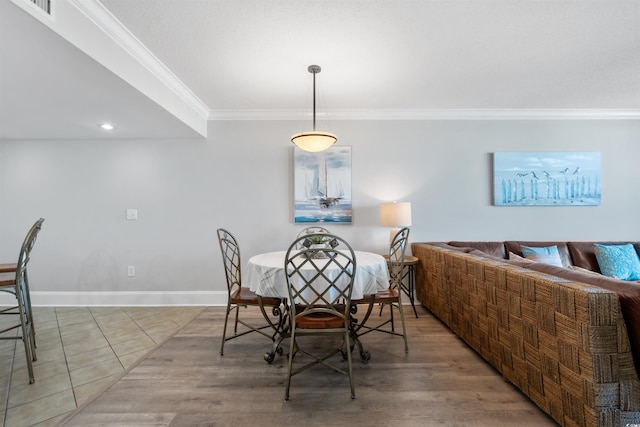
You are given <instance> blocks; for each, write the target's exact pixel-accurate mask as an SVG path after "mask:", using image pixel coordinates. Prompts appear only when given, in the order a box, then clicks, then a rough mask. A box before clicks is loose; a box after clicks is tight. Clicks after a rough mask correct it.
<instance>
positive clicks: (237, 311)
mask: <svg viewBox="0 0 640 427" xmlns="http://www.w3.org/2000/svg"><path fill="white" fill-rule="evenodd" d="M239 316H240V306H239V305H236V322H235V324H234V326H233V334H234V335H236V334H237V333H238V317H239Z"/></svg>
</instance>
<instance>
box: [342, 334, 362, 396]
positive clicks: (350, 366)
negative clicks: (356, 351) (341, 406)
mask: <svg viewBox="0 0 640 427" xmlns="http://www.w3.org/2000/svg"><path fill="white" fill-rule="evenodd" d="M344 339H345V342H346V343H347V347H348V348H350V346H351V342H350V341H349V340H350V335H349V330H346V331H345V333H344ZM361 353H362V352H361ZM347 366H348V368H349V386H350V387H351V398H352V399H355V398H356V392H355V390H354V388H353V362H352V357H351V352H350V351H347Z"/></svg>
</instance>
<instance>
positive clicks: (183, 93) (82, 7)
mask: <svg viewBox="0 0 640 427" xmlns="http://www.w3.org/2000/svg"><path fill="white" fill-rule="evenodd" d="M68 1H69V3H70V4H72V5H73V6H75V7H76V9H78V10H79V11H80V12H82V13H83V14H84V15H85V16H86V17H87V18H88V19H90V20H91V21H92V22H93V23H94V24H95V25H96V26H97V27H98V28H99V29H100V30H102V31H103V32H104V33H105V34H107V35H108V36H109V37H110V38H111V39H113V41H114V42H115V43H117V44H118V46H120V47H121V48H122V49H123V50H124V51H126V52H127V53H128V54H129V55H131V57H133V58H135V59H136V60H137V61H138V62H139V63H140V64H141V65H142V66H143V67H144V68H145V69H147V70H148V71H149V72H150V73H152V74H153V75H154V76H155V77H156V78H157V79H158V80H159V81H160V82H162V83H163V84H164V85H165V86H166V87H167V88H168V89H169V90H170V91H171V92H173V93H174V94H175V95H176V96H177V97H178V98H179V99H180V100H181V101H182V102H184V103H185V104H187V105H188V106H189V107H190V108H192V109H193V110H194V111H195V112H196V113H197V114H198V115H200V117H202V118H203V119H205V120H206V118H207V117H208V116H209V114H210V113H209V108H208V107H207V106H206V105H205V104H204V102H202V101H201V100H200V98H198V97H197V96H196V95H195V94H194V93H193V92H192V91H191V90H190V89H189V88H188V87H187V86H185V85H184V83H182V81H180V79H178V77H176V75H175V74H173V73H172V72H171V70H169V68H167V66H166V65H164V64H163V63H162V61H160V60H159V59H158V58H157V57H156V56H155V55H154V54H153V53H151V51H150V50H149V49H148V48H147V47H146V46H145V45H144V44H143V43H142V42H141V41H140V40H139V39H138V38H137V37H136V36H135V35H133V33H131V31H129V29H128V28H127V27H125V26H124V25H123V24H122V23H121V22H120V21H119V20H118V19H117V18H116V17H115V16H113V14H112V13H111V12H109V10H107V9H106V8H105V7H104V6H103V5H102V3H100V2H99V1H97V0H68Z"/></svg>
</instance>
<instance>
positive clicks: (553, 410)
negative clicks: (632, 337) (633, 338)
mask: <svg viewBox="0 0 640 427" xmlns="http://www.w3.org/2000/svg"><path fill="white" fill-rule="evenodd" d="M411 250H412V253H413V255H414V256H416V257H418V258H419V259H420V263H419V265H418V266H417V268H416V271H415V275H416V295H417V298H418V300H419V301H420V302H421V303H422V304H423V305H424V306H425V307H427V308H428V309H429V310H430V311H431V312H432V313H433V314H435V315H436V316H437V317H439V318H440V319H441V320H442V321H443V322H444V323H445V324H447V325H448V326H449V327H450V328H451V330H452V331H453V332H455V333H456V334H457V335H458V336H460V338H462V339H463V340H464V341H465V342H466V343H467V344H469V346H471V347H472V348H473V349H474V350H475V351H476V352H478V353H479V354H480V355H481V356H482V357H483V358H484V359H485V360H487V361H488V362H489V363H490V364H491V365H492V366H494V367H495V368H496V369H497V370H498V371H500V372H501V373H502V375H503V376H504V377H505V379H507V380H509V381H510V382H512V383H513V384H514V385H516V386H517V387H518V388H519V389H520V390H522V391H523V392H524V393H525V394H526V395H527V396H529V397H530V398H531V400H532V401H533V402H535V403H536V404H537V405H538V406H539V407H540V408H541V409H542V410H544V411H545V412H546V413H548V414H549V415H550V416H551V417H553V419H555V420H556V421H557V422H558V423H559V424H560V425H563V426H616V427H618V426H626V425H628V424H640V381H639V380H638V373H637V372H636V370H635V367H634V364H633V359H632V354H631V351H630V345H629V338H628V335H627V330H626V326H625V324H624V320H623V318H622V315H621V312H620V303H619V301H618V298H617V296H616V294H615V293H613V292H610V291H608V290H604V289H601V288H598V287H595V286H591V285H586V284H583V283H577V282H569V281H566V280H563V279H560V278H557V277H555V276H551V275H547V274H543V273H538V272H535V271H531V270H528V269H525V268H519V267H516V266H513V265H510V264H508V263H506V262H500V261H496V260H491V259H488V258H483V257H480V256H476V255H471V254H467V253H463V252H460V251H455V250H450V249H446V248H441V247H436V246H433V245H428V244H424V243H413V244H412V245H411Z"/></svg>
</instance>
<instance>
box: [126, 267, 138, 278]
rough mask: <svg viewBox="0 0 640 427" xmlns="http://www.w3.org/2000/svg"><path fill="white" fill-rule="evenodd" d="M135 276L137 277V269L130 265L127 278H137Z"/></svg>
mask: <svg viewBox="0 0 640 427" xmlns="http://www.w3.org/2000/svg"><path fill="white" fill-rule="evenodd" d="M135 275H136V267H135V266H133V265H130V266H129V267H127V276H129V277H135Z"/></svg>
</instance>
